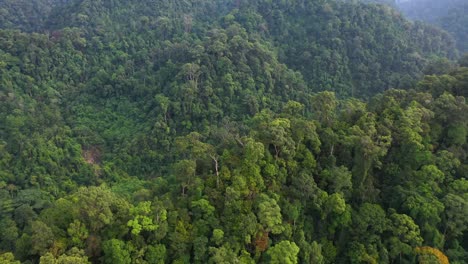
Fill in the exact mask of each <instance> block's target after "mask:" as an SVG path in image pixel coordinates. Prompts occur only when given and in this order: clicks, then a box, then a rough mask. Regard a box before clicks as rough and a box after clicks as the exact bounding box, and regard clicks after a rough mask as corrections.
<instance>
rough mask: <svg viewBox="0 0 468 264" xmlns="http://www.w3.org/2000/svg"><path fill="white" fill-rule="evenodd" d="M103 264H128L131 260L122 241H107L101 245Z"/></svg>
mask: <svg viewBox="0 0 468 264" xmlns="http://www.w3.org/2000/svg"><path fill="white" fill-rule="evenodd" d="M102 250H103V252H104V262H105V263H109V264H111V263H115V264H130V263H132V258H131V255H130V252H129V250H128V248H127V245H126V244H125V242H124V241H122V240H118V239H111V240H107V241H105V242H104V243H103V247H102Z"/></svg>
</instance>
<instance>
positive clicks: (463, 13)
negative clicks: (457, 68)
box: [398, 0, 468, 52]
mask: <svg viewBox="0 0 468 264" xmlns="http://www.w3.org/2000/svg"><path fill="white" fill-rule="evenodd" d="M398 6H399V8H400V9H401V10H402V11H403V12H404V13H405V15H407V16H408V17H410V18H411V19H415V20H421V21H426V22H429V23H431V24H433V25H436V26H439V27H441V28H443V29H444V30H446V31H448V32H450V33H451V34H452V35H453V36H454V37H455V39H456V41H457V46H458V49H459V50H461V51H463V52H468V2H467V1H466V0H443V1H440V0H410V1H404V2H401V3H399V5H398Z"/></svg>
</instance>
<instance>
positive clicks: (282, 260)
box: [266, 240, 299, 264]
mask: <svg viewBox="0 0 468 264" xmlns="http://www.w3.org/2000/svg"><path fill="white" fill-rule="evenodd" d="M266 254H267V256H268V259H269V261H268V263H271V264H297V263H298V262H297V261H298V260H297V254H299V247H298V246H297V245H296V243H294V242H290V241H287V240H284V241H281V242H279V243H278V244H276V245H274V246H273V247H271V248H269V249H268V250H267V252H266Z"/></svg>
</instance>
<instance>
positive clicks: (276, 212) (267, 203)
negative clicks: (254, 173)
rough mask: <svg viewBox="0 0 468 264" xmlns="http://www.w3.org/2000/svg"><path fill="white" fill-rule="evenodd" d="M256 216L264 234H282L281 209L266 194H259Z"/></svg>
mask: <svg viewBox="0 0 468 264" xmlns="http://www.w3.org/2000/svg"><path fill="white" fill-rule="evenodd" d="M257 207H258V211H257V216H258V219H259V220H260V223H261V224H262V226H263V228H264V230H265V231H266V232H271V233H273V234H280V233H281V232H283V230H284V227H283V225H282V223H283V220H282V217H281V208H280V207H279V206H278V204H277V203H276V200H274V199H272V198H270V197H268V195H266V194H263V193H262V194H260V196H259V199H258V205H257Z"/></svg>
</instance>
